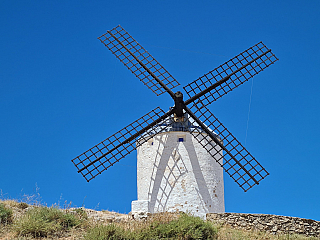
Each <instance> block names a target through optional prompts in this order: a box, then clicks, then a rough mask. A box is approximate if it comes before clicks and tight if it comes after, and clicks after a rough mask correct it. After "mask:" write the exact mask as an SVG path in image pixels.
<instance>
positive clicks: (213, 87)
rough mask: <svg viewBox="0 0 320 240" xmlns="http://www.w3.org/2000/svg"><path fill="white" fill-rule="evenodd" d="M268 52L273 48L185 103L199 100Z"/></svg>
mask: <svg viewBox="0 0 320 240" xmlns="http://www.w3.org/2000/svg"><path fill="white" fill-rule="evenodd" d="M268 52H271V49H269V50H268V51H266V52H265V53H263V54H261V55H260V56H258V57H256V58H255V59H253V60H251V61H250V62H248V63H247V64H245V65H243V66H242V67H240V68H238V69H237V70H235V71H234V72H232V73H230V74H229V75H228V76H226V77H224V78H223V79H221V80H220V81H218V82H216V83H214V84H212V85H211V86H210V87H208V88H206V89H205V90H203V91H201V92H199V93H198V94H196V95H194V96H193V97H191V98H189V99H188V100H186V101H185V102H184V104H185V105H188V104H189V103H192V102H193V101H195V100H197V99H198V98H200V97H202V96H203V95H205V94H206V93H208V92H210V91H211V90H212V89H215V88H216V87H218V86H220V85H221V84H222V83H224V82H226V81H228V79H229V78H230V77H231V76H232V75H233V74H235V73H237V72H239V71H241V70H242V69H243V68H245V67H247V66H248V65H250V64H251V63H253V62H255V61H257V60H258V59H259V58H261V57H262V56H264V55H266V54H267V53H268Z"/></svg>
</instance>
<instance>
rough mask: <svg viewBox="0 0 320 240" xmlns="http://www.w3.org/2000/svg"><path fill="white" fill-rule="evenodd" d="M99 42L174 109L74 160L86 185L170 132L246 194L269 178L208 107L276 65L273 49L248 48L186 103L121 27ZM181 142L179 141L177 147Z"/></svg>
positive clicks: (200, 82) (196, 84) (153, 114)
mask: <svg viewBox="0 0 320 240" xmlns="http://www.w3.org/2000/svg"><path fill="white" fill-rule="evenodd" d="M98 39H99V40H100V41H101V42H102V43H103V44H104V45H105V46H106V47H107V48H108V49H109V50H110V51H111V52H112V53H113V54H114V55H115V56H116V57H117V58H118V59H119V60H120V61H121V62H122V63H123V64H124V65H125V66H126V67H127V68H128V69H129V70H130V71H131V72H132V73H133V74H134V75H135V76H136V77H137V78H138V79H139V80H140V81H142V82H143V83H144V85H146V86H147V87H148V88H149V89H150V90H151V91H153V92H154V93H155V94H156V95H157V96H159V95H161V94H163V93H165V92H166V93H168V94H169V95H170V96H171V98H172V99H173V101H174V106H173V107H171V108H170V110H169V111H167V112H165V111H163V110H162V109H161V108H159V107H157V108H155V109H153V110H152V111H150V112H149V113H147V114H145V115H144V116H142V117H141V118H139V119H138V120H136V121H134V122H132V123H131V124H129V125H128V126H126V127H124V128H123V129H121V130H120V131H118V132H117V133H115V134H113V135H112V136H110V137H109V138H107V139H105V140H103V141H102V142H100V143H98V144H97V145H95V146H94V147H92V148H90V149H89V150H87V151H86V152H84V153H82V154H81V155H79V156H78V157H76V158H74V159H73V160H72V162H73V163H74V165H75V166H76V168H77V169H78V173H81V174H82V176H83V177H84V178H85V179H86V180H87V181H88V182H89V181H90V180H92V179H93V178H95V177H96V176H97V175H99V174H101V173H102V172H103V171H105V170H107V169H108V168H109V167H111V166H113V165H114V164H115V163H117V162H118V161H120V160H121V159H122V158H124V157H125V156H127V155H128V154H130V153H131V152H132V151H133V150H135V149H139V148H142V147H143V146H146V144H147V143H149V145H152V144H153V143H154V142H153V141H154V137H155V136H160V135H161V134H163V133H166V132H174V131H177V132H186V133H188V136H189V135H190V136H192V139H193V140H195V141H196V144H197V145H198V146H200V147H201V148H202V149H203V151H205V152H206V154H207V155H208V156H210V157H211V158H212V159H214V160H215V161H216V163H217V164H218V166H220V168H221V169H222V168H223V169H224V171H225V172H226V173H227V174H228V175H229V176H230V177H231V178H232V179H233V180H234V181H235V182H236V183H237V184H238V185H239V186H240V187H241V188H242V189H243V190H244V191H245V192H246V191H247V190H249V189H250V188H252V187H253V186H254V185H258V184H259V182H260V181H261V180H262V179H264V178H265V177H266V176H267V175H269V173H268V172H267V171H266V170H265V169H264V168H263V167H262V166H261V164H260V163H259V162H258V161H257V160H256V159H255V158H254V157H253V156H252V155H251V154H250V153H249V152H248V151H247V150H246V149H245V148H244V147H243V145H241V143H240V142H239V141H238V140H237V139H236V138H235V137H234V136H233V135H232V134H231V133H230V132H229V131H228V130H227V128H225V127H224V126H223V125H222V123H221V122H220V121H219V120H218V119H217V118H216V117H215V116H214V115H213V114H212V113H211V112H210V111H209V109H208V108H207V106H208V105H209V104H211V103H212V102H214V101H216V100H217V99H219V98H220V97H222V96H224V95H226V94H227V93H228V92H230V91H232V90H233V89H235V88H237V87H238V86H240V85H241V84H243V83H244V82H246V81H248V80H249V79H250V78H252V77H253V76H255V75H256V74H258V73H259V72H261V71H262V70H264V69H265V68H267V67H269V66H270V65H271V64H273V63H274V62H276V61H277V60H278V59H277V57H276V56H275V55H274V54H273V53H272V52H271V49H268V48H267V47H266V46H265V45H264V44H263V43H262V42H259V43H257V44H255V45H254V46H252V47H250V48H248V49H247V50H245V51H243V52H242V53H240V54H238V55H237V56H235V57H234V58H232V59H230V60H229V61H227V62H225V63H224V64H222V65H220V66H219V67H217V68H215V69H214V70H212V71H210V72H208V73H207V74H205V75H203V76H202V77H199V78H198V79H197V80H195V81H193V82H191V83H189V84H188V85H186V86H185V87H183V89H184V91H185V92H186V95H187V96H188V97H189V98H188V99H187V100H184V95H183V94H182V92H180V91H177V92H175V93H174V92H173V91H172V89H173V88H175V87H177V86H178V85H180V84H179V83H178V82H177V81H176V80H175V79H174V78H173V77H172V75H171V74H170V73H168V72H167V71H166V70H165V69H164V67H163V66H162V65H161V64H160V63H159V62H158V61H157V60H155V59H154V58H153V57H152V56H151V55H150V54H149V53H148V52H147V51H146V50H145V49H144V48H143V47H142V46H141V45H140V44H139V43H138V42H137V41H136V40H135V39H133V38H132V36H131V35H129V33H127V32H126V31H125V30H124V29H123V28H122V27H121V26H120V25H119V26H117V27H115V28H113V29H112V30H110V31H107V33H105V34H103V35H102V36H100V37H99V38H98ZM177 136H178V135H177ZM183 140H184V139H183V137H182V138H180V137H179V136H178V142H179V141H182V142H183ZM222 153H223V154H222ZM174 154H179V153H176V152H175V153H174ZM146 204H148V202H147V203H146ZM149 204H150V202H149Z"/></svg>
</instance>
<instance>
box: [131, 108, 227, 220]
mask: <svg viewBox="0 0 320 240" xmlns="http://www.w3.org/2000/svg"><path fill="white" fill-rule="evenodd" d="M162 126H167V128H166V129H165V130H162V131H160V133H158V134H157V135H154V136H152V137H151V138H149V140H148V141H144V143H143V144H142V145H140V146H139V147H138V148H137V160H138V161H137V187H138V200H137V201H133V202H132V214H133V216H134V217H135V218H141V217H145V216H146V215H148V213H157V212H180V211H182V212H189V213H192V214H193V215H195V216H200V217H202V218H205V216H206V213H212V212H216V213H222V212H224V188H223V168H222V167H221V165H222V164H223V159H222V149H221V147H219V146H216V144H215V142H214V141H211V142H210V144H211V145H212V150H211V154H210V153H209V152H208V151H207V150H206V149H205V148H204V147H203V146H202V145H201V144H200V143H199V140H197V139H196V137H195V136H193V135H192V134H191V133H190V132H198V133H199V135H198V136H197V138H198V139H200V141H201V140H202V139H201V138H203V135H206V133H205V132H204V131H202V129H201V128H200V127H199V126H198V125H196V124H195V123H194V124H192V123H191V122H190V121H189V120H188V116H187V114H185V115H184V118H183V121H181V122H178V121H177V119H176V121H175V120H174V119H169V120H168V122H165V123H163V124H162ZM216 137H217V138H219V137H218V136H217V135H216ZM137 141H139V140H137ZM212 155H213V156H216V159H219V160H218V161H219V162H217V161H216V160H215V159H214V158H213V157H212Z"/></svg>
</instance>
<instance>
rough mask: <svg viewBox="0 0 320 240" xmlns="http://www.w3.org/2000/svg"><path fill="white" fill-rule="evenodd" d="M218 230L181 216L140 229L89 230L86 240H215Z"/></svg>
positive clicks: (98, 227) (191, 218) (110, 228)
mask: <svg viewBox="0 0 320 240" xmlns="http://www.w3.org/2000/svg"><path fill="white" fill-rule="evenodd" d="M217 232H218V230H217V229H216V228H214V227H213V225H212V224H211V223H209V222H205V221H203V220H201V219H200V218H198V217H193V216H189V215H187V214H181V215H180V217H179V218H178V219H177V220H172V221H170V222H168V223H161V222H159V221H154V222H151V223H150V224H149V225H147V226H146V227H144V228H142V229H135V230H132V231H130V230H125V229H124V228H122V227H120V226H117V225H115V224H110V225H107V226H103V225H100V226H96V227H93V228H91V229H90V230H89V231H88V233H87V235H86V236H85V239H86V240H96V239H97V240H108V239H112V240H113V239H114V240H116V239H117V240H118V239H119V240H120V239H123V240H124V239H132V240H133V239H137V240H138V239H141V240H142V239H152V240H156V239H181V240H184V239H186V240H187V239H188V240H192V239H216V238H217Z"/></svg>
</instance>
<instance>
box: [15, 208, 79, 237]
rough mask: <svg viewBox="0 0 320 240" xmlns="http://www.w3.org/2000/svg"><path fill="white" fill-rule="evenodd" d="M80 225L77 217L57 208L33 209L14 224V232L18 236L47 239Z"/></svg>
mask: <svg viewBox="0 0 320 240" xmlns="http://www.w3.org/2000/svg"><path fill="white" fill-rule="evenodd" d="M81 223H82V221H81V220H80V219H79V217H78V216H76V215H73V214H70V213H64V212H62V211H61V210H59V209H58V208H54V207H51V208H48V207H34V208H32V209H30V210H28V211H27V212H26V214H25V215H24V216H23V217H21V218H20V219H19V220H18V221H17V222H16V224H15V226H14V230H15V232H16V234H17V235H19V236H29V235H30V236H33V237H47V236H49V235H51V234H54V233H58V232H59V231H61V230H68V229H70V228H72V227H77V226H79V225H80V224H81Z"/></svg>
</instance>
